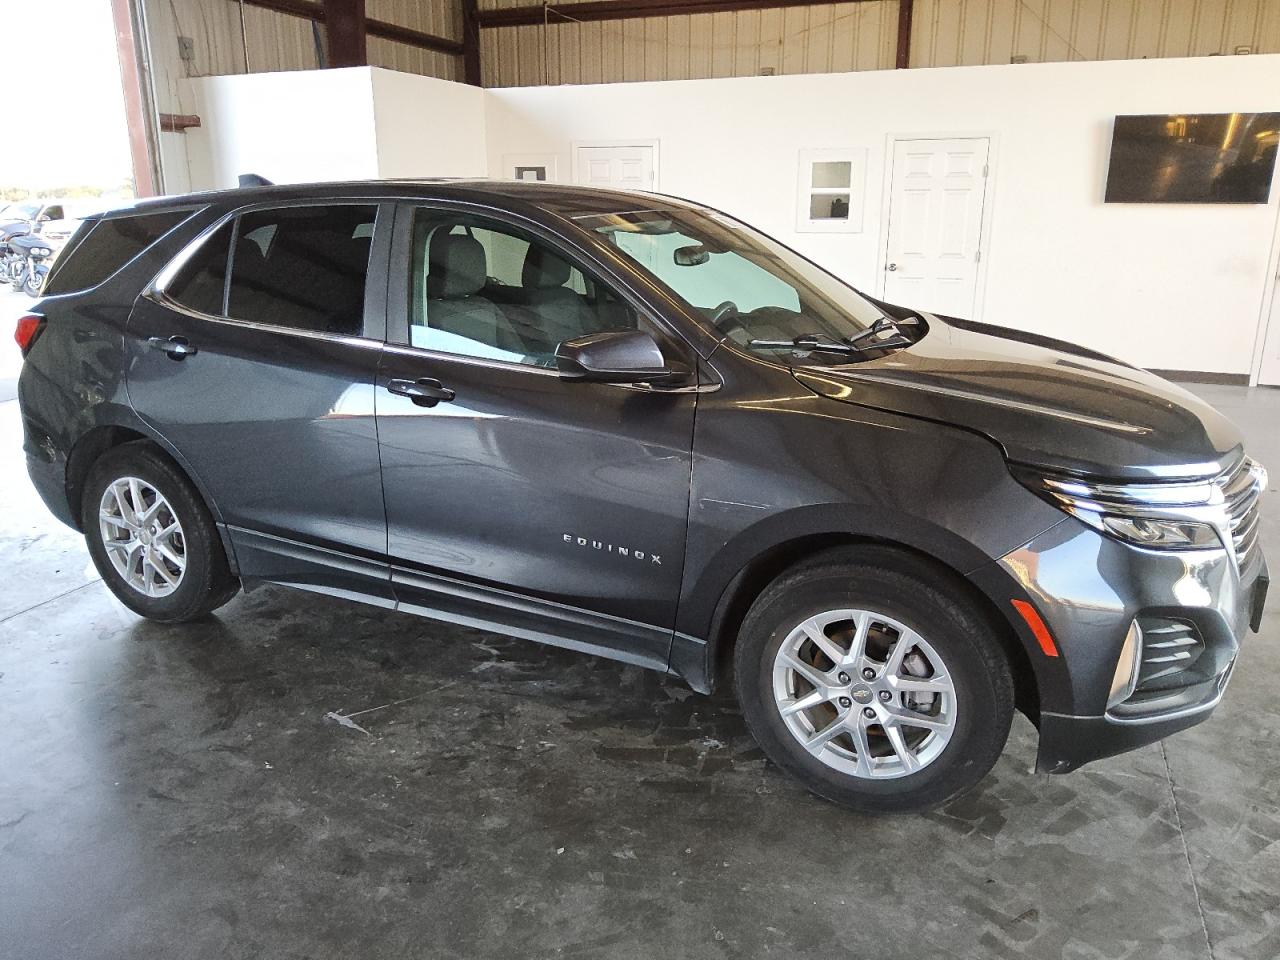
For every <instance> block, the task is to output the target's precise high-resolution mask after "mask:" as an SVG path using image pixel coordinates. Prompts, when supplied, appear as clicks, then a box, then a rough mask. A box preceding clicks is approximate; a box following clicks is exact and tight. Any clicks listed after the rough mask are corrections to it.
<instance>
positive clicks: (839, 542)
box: [672, 529, 1045, 723]
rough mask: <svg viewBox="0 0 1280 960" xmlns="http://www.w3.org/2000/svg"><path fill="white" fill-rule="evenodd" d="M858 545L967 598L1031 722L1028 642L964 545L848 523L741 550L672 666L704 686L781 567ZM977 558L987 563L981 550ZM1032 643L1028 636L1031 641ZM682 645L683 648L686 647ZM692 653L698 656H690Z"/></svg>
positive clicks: (1037, 699) (720, 675)
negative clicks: (694, 639)
mask: <svg viewBox="0 0 1280 960" xmlns="http://www.w3.org/2000/svg"><path fill="white" fill-rule="evenodd" d="M843 551H850V552H858V551H862V552H865V553H867V554H871V555H874V556H875V557H876V559H877V561H880V562H883V563H885V564H886V565H887V566H892V565H894V563H895V562H896V563H897V564H899V565H900V566H901V567H902V568H903V569H904V570H905V572H910V573H913V574H918V573H919V572H920V569H921V567H923V568H924V569H926V570H929V571H932V572H933V573H934V575H936V576H937V577H938V578H939V579H940V580H942V581H944V582H946V583H947V584H948V585H949V586H950V587H951V589H952V590H954V591H955V592H957V593H959V594H960V595H961V596H963V597H965V598H966V599H968V600H970V601H971V602H972V603H973V604H974V606H975V607H976V608H977V609H978V610H979V611H980V612H981V613H982V615H983V616H984V617H985V618H986V619H987V620H988V621H989V622H990V624H991V627H992V631H991V632H992V636H993V638H994V639H995V640H996V641H997V642H998V644H999V645H1000V648H1001V650H1002V651H1003V653H1004V655H1005V658H1006V660H1007V661H1008V663H1009V668H1010V671H1011V672H1012V674H1013V679H1014V685H1015V693H1016V697H1017V706H1018V709H1019V710H1021V711H1022V712H1023V713H1025V714H1026V715H1027V716H1028V717H1029V718H1030V719H1031V720H1032V722H1033V723H1038V722H1039V711H1040V703H1041V688H1042V685H1043V684H1044V682H1045V677H1043V676H1042V675H1041V672H1040V670H1038V669H1037V666H1036V664H1035V663H1034V661H1033V653H1032V651H1030V650H1029V642H1028V639H1027V637H1026V636H1024V634H1023V632H1021V631H1019V630H1018V629H1017V623H1016V621H1014V620H1013V619H1012V617H1011V615H1010V614H1007V613H1005V611H1004V609H1003V607H1002V606H1001V604H1000V603H999V602H998V598H997V597H995V596H993V595H992V594H991V593H990V592H989V590H988V586H989V584H990V581H989V579H988V578H983V579H982V582H981V584H980V583H979V582H975V580H974V579H973V578H971V577H969V576H967V575H966V572H967V570H971V569H975V567H967V563H968V562H972V561H973V560H974V559H975V558H974V557H973V556H972V555H971V554H970V552H969V551H965V550H961V551H959V552H957V551H954V550H945V549H944V550H943V551H941V552H940V551H938V550H936V549H934V548H932V546H931V547H930V548H926V547H924V546H922V545H920V544H919V543H912V542H910V541H907V540H904V539H902V538H901V537H892V536H886V535H883V534H877V533H870V532H857V531H853V530H848V529H844V530H841V529H828V530H822V531H812V532H805V533H801V534H798V535H796V536H792V537H788V538H785V539H780V540H778V541H776V542H774V543H772V544H770V545H769V546H767V547H765V548H763V549H761V550H759V551H758V552H756V553H755V554H753V555H752V556H750V557H747V558H745V559H744V560H743V561H742V562H741V563H740V564H739V565H738V567H737V569H736V570H735V571H734V573H733V574H732V576H731V577H730V578H729V579H728V581H727V582H726V583H725V584H724V586H723V587H722V588H721V589H720V591H719V595H718V598H717V599H716V601H715V604H714V608H713V610H712V612H711V616H710V621H709V623H708V626H707V628H706V631H705V633H702V634H701V636H702V637H704V638H705V642H704V643H701V644H696V643H690V644H684V645H682V644H680V643H679V636H678V637H677V644H676V646H675V647H674V648H673V657H672V669H673V670H674V671H675V672H677V673H679V674H681V675H682V676H684V677H685V678H686V679H688V680H689V682H690V683H691V684H692V685H693V686H694V687H695V688H696V689H700V690H704V691H705V692H710V691H711V690H713V689H714V688H715V687H716V686H717V685H718V683H719V681H720V680H723V679H724V678H725V677H726V676H727V675H728V671H729V670H730V667H731V663H732V658H733V649H734V646H735V644H736V642H737V639H738V631H739V628H740V627H741V625H742V621H743V619H744V618H745V617H746V614H747V611H748V610H749V609H750V607H751V605H752V603H754V602H755V600H756V598H757V597H758V596H759V595H760V593H761V592H762V591H763V590H764V589H765V588H766V587H767V586H768V585H769V584H770V583H772V582H773V581H774V580H776V579H777V578H778V577H780V576H782V575H783V574H784V573H786V572H787V571H789V570H792V569H793V568H795V567H797V566H800V565H802V564H806V563H812V562H818V561H821V560H823V559H825V558H828V557H829V556H831V555H832V554H833V553H835V554H839V553H841V552H843ZM982 560H983V564H982V565H983V566H987V565H990V563H991V561H990V559H989V558H982ZM1031 643H1034V641H1031ZM686 648H687V649H686ZM698 661H700V662H698Z"/></svg>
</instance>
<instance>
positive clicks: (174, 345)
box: [147, 337, 199, 360]
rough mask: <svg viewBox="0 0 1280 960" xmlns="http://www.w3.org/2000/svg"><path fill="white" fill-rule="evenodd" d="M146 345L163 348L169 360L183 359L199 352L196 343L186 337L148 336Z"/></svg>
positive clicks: (157, 348) (158, 348)
mask: <svg viewBox="0 0 1280 960" xmlns="http://www.w3.org/2000/svg"><path fill="white" fill-rule="evenodd" d="M147 345H148V346H151V347H154V348H155V349H156V350H163V351H164V352H165V353H167V354H168V355H169V359H171V360H184V359H186V358H187V357H189V356H191V355H193V354H195V353H199V350H198V349H197V348H196V345H195V344H193V343H192V342H191V341H190V340H188V339H187V338H186V337H169V338H168V339H165V338H164V337H148V338H147Z"/></svg>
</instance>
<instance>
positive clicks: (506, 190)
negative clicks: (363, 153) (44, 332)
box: [110, 178, 696, 219]
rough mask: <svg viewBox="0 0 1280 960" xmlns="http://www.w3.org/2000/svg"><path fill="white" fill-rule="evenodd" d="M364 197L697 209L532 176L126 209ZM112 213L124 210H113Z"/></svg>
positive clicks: (574, 209)
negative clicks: (532, 179) (550, 181)
mask: <svg viewBox="0 0 1280 960" xmlns="http://www.w3.org/2000/svg"><path fill="white" fill-rule="evenodd" d="M347 197H360V198H372V199H378V198H383V197H385V198H387V199H394V198H409V199H422V200H434V199H439V200H473V201H478V202H483V203H486V204H492V205H494V206H502V207H510V208H513V209H515V208H519V207H526V206H532V207H536V208H539V209H541V210H546V211H549V212H551V213H553V214H556V215H558V216H561V217H564V218H566V219H576V218H579V217H586V216H599V215H608V214H617V213H627V212H631V211H636V210H653V209H662V208H670V207H673V206H679V207H685V208H691V207H695V206H696V204H692V203H690V202H688V201H686V200H681V199H679V198H677V197H669V196H665V195H662V194H655V193H641V192H638V191H627V190H606V189H602V188H600V187H586V186H578V185H575V184H563V183H546V182H540V181H530V180H485V179H461V178H457V179H431V180H343V181H333V182H328V183H297V184H273V185H268V186H251V187H235V188H232V189H229V190H212V191H205V192H201V193H189V194H177V195H173V196H165V197H154V198H146V199H139V200H136V201H134V202H133V203H132V204H129V205H127V207H126V209H128V210H132V211H133V212H136V213H149V212H160V211H161V210H165V209H170V208H178V207H190V206H207V205H215V204H216V205H218V206H222V207H228V208H230V207H237V206H241V205H243V204H250V203H269V202H272V201H278V202H293V201H298V200H318V201H324V200H339V199H344V198H347ZM110 212H119V209H117V211H110Z"/></svg>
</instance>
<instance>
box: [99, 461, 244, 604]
mask: <svg viewBox="0 0 1280 960" xmlns="http://www.w3.org/2000/svg"><path fill="white" fill-rule="evenodd" d="M81 521H82V526H83V529H84V535H85V540H86V542H87V543H88V546H89V555H90V556H91V557H92V558H93V563H94V566H95V567H97V568H98V573H99V574H101V575H102V579H103V582H105V583H106V585H107V586H108V587H109V588H110V589H111V592H112V593H114V594H115V595H116V598H117V599H118V600H119V601H120V602H121V603H123V604H124V605H125V606H126V607H128V608H129V609H130V610H133V611H134V612H135V613H138V614H140V615H141V616H144V617H147V618H148V619H151V620H159V621H162V622H181V621H186V620H196V619H199V618H200V617H203V616H206V615H207V614H209V613H211V612H212V611H213V610H216V609H217V608H218V607H220V606H222V605H223V604H224V603H226V602H227V601H228V600H230V599H231V598H232V597H233V596H235V594H236V592H237V591H238V590H239V588H240V584H239V581H238V580H236V578H235V577H234V576H233V575H232V573H231V570H230V568H229V566H228V564H227V557H226V553H225V552H224V551H223V548H222V540H221V538H220V537H219V535H218V530H217V528H216V527H215V526H214V523H213V518H212V517H211V516H210V515H209V511H208V509H207V508H206V507H205V505H204V501H203V500H202V499H201V497H200V494H199V492H198V491H197V490H196V489H195V487H193V486H192V485H191V482H190V481H189V480H188V479H187V478H186V477H185V476H183V474H182V472H181V471H180V470H179V469H178V468H177V467H176V466H175V465H174V464H173V462H172V461H171V460H169V459H168V458H167V457H165V456H164V455H163V454H162V453H160V452H159V451H158V450H157V449H156V448H155V447H153V446H152V445H151V444H149V443H147V442H146V441H136V442H134V443H126V444H123V445H122V446H119V447H114V448H112V449H111V450H108V451H107V452H106V453H104V454H103V455H102V456H101V457H100V458H99V459H98V460H97V461H96V462H95V463H94V465H93V467H92V468H91V469H90V470H89V477H88V480H87V482H86V483H85V488H84V499H83V500H82V501H81Z"/></svg>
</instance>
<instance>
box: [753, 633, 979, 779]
mask: <svg viewBox="0 0 1280 960" xmlns="http://www.w3.org/2000/svg"><path fill="white" fill-rule="evenodd" d="M773 695H774V701H775V703H776V706H777V709H778V713H779V715H780V716H781V717H782V720H783V723H784V724H785V725H786V727H787V730H788V731H789V732H790V733H791V735H792V736H793V737H795V739H796V740H797V741H798V742H799V743H800V745H801V746H802V747H804V749H805V750H806V751H808V753H810V754H811V755H812V756H813V757H815V758H816V759H818V760H820V761H821V762H822V763H824V764H826V765H827V766H828V767H831V768H833V769H835V770H838V771H840V772H841V773H845V774H850V775H852V776H855V777H861V778H866V779H893V778H898V777H905V776H909V775H911V774H913V773H917V772H918V771H920V770H922V769H924V768H925V767H927V766H928V765H929V764H930V763H932V762H933V761H934V760H936V759H937V758H938V757H939V755H941V753H942V751H943V750H944V749H945V748H946V745H947V743H948V742H949V741H950V739H951V736H952V734H953V733H954V732H955V727H956V692H955V685H954V683H953V681H952V679H951V674H950V672H949V671H948V670H947V668H946V664H945V663H944V662H943V660H942V658H941V657H940V656H939V655H938V653H937V651H936V650H934V648H933V647H931V646H930V645H929V643H928V642H927V641H926V640H925V639H924V638H923V637H921V636H920V635H919V634H917V633H916V632H915V631H913V630H911V629H910V628H909V627H907V626H906V625H904V624H902V623H900V622H899V621H897V620H895V619H893V618H892V617H888V616H885V615H884V614H881V613H876V612H874V611H870V610H853V609H845V610H829V611H826V612H824V613H820V614H817V615H816V616H812V617H809V618H808V619H807V620H805V621H804V622H802V623H800V624H799V625H797V626H796V627H795V628H793V629H792V630H791V631H790V632H789V633H788V634H787V637H786V639H785V640H784V641H783V643H782V646H781V647H779V649H778V653H777V655H776V657H775V658H774V665H773Z"/></svg>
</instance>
